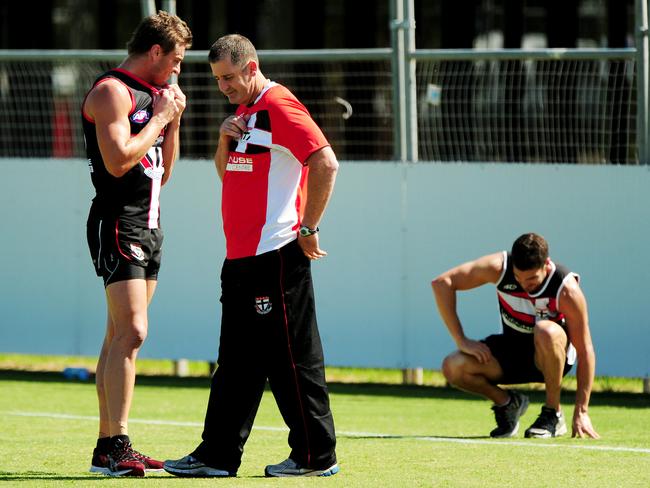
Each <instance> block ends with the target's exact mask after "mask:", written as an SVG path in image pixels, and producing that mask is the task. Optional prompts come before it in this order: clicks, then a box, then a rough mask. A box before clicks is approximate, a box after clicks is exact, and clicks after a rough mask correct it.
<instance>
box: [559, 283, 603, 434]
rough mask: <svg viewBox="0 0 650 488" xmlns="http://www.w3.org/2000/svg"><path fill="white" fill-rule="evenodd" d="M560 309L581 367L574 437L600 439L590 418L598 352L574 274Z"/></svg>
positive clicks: (574, 420)
mask: <svg viewBox="0 0 650 488" xmlns="http://www.w3.org/2000/svg"><path fill="white" fill-rule="evenodd" d="M558 310H559V311H560V312H562V313H563V314H564V316H565V320H566V325H567V331H568V335H569V340H570V341H571V343H572V344H573V346H574V347H575V348H576V352H577V356H578V367H577V371H576V379H577V383H578V386H577V390H576V404H575V408H574V410H573V433H572V436H573V437H585V436H588V437H592V438H594V439H598V438H599V437H600V435H598V433H597V432H596V430H595V429H594V428H593V426H592V424H591V419H590V418H589V413H588V410H589V399H590V396H591V389H592V386H593V381H594V374H595V370H596V354H595V352H594V347H593V343H592V341H591V332H590V330H589V316H588V313H587V300H586V299H585V296H584V294H583V293H582V290H581V289H580V286H579V285H578V282H577V281H576V280H575V278H573V277H571V278H569V279H568V280H567V283H566V284H565V286H564V288H563V289H562V292H561V293H560V298H559V302H558Z"/></svg>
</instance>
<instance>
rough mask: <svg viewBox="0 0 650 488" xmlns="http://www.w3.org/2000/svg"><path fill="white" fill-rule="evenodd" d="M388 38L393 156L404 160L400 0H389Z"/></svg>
mask: <svg viewBox="0 0 650 488" xmlns="http://www.w3.org/2000/svg"><path fill="white" fill-rule="evenodd" d="M390 18H391V20H390V40H391V48H392V51H393V52H392V56H391V69H392V72H393V80H394V82H393V114H394V116H393V141H394V145H395V149H394V151H393V158H394V159H395V160H396V161H406V95H405V91H406V71H405V59H406V56H405V46H404V36H403V35H402V31H403V29H404V5H403V3H402V0H390Z"/></svg>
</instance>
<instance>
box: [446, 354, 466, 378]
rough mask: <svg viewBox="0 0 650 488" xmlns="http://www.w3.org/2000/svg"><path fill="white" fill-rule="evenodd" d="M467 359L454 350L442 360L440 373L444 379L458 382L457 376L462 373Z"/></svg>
mask: <svg viewBox="0 0 650 488" xmlns="http://www.w3.org/2000/svg"><path fill="white" fill-rule="evenodd" d="M466 363H467V361H466V359H465V357H464V356H463V354H461V353H459V352H455V353H452V354H450V355H449V356H447V357H446V358H445V359H443V360H442V374H443V376H444V377H445V379H446V380H447V381H448V382H449V383H451V384H452V385H453V384H454V383H457V382H458V378H460V377H461V376H462V375H463V372H464V369H465V365H466Z"/></svg>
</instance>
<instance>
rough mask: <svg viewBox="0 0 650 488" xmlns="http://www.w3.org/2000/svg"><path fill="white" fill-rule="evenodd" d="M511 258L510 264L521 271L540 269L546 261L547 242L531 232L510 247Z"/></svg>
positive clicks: (520, 237)
mask: <svg viewBox="0 0 650 488" xmlns="http://www.w3.org/2000/svg"><path fill="white" fill-rule="evenodd" d="M511 256H512V264H513V265H514V267H515V268H517V269H519V270H521V271H528V270H530V269H538V268H541V267H542V266H544V264H545V263H546V260H547V259H548V242H546V239H544V238H543V237H542V236H540V235H539V234H535V233H533V232H530V233H528V234H523V235H521V236H519V237H518V238H517V240H516V241H515V242H514V244H513V245H512V253H511Z"/></svg>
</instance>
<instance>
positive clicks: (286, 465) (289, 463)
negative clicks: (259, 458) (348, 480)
mask: <svg viewBox="0 0 650 488" xmlns="http://www.w3.org/2000/svg"><path fill="white" fill-rule="evenodd" d="M338 472H339V465H338V464H333V465H332V466H330V467H329V468H325V469H310V468H302V467H300V465H299V464H298V463H296V462H295V461H294V460H293V459H291V458H287V459H285V460H284V461H282V462H281V463H280V464H269V465H268V466H267V467H266V469H264V476H266V477H277V478H285V477H291V476H332V475H333V474H336V473H338Z"/></svg>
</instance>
